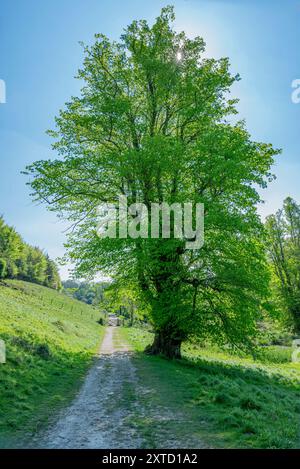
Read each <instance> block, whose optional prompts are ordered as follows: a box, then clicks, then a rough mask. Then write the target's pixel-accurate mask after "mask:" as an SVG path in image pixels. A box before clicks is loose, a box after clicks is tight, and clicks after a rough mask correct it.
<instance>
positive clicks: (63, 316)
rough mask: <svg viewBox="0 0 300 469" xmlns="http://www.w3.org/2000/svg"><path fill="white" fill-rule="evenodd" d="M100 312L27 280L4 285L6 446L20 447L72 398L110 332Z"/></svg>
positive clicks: (1, 394) (1, 375)
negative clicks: (107, 331) (100, 323)
mask: <svg viewBox="0 0 300 469" xmlns="http://www.w3.org/2000/svg"><path fill="white" fill-rule="evenodd" d="M99 317H100V313H99V311H96V310H95V309H93V308H92V307H90V306H88V305H86V304H84V303H82V302H79V301H76V300H74V299H72V298H69V297H67V296H65V295H63V294H62V293H59V292H57V291H55V290H51V289H48V288H45V287H42V286H39V285H35V284H31V283H26V282H22V281H15V280H14V281H5V282H1V284H0V339H2V340H4V341H5V344H6V352H7V353H6V363H5V364H0V447H7V446H17V445H18V444H19V443H18V440H19V439H23V438H24V436H30V435H31V434H32V433H35V432H36V431H37V430H38V429H40V427H41V426H43V425H45V424H46V423H47V421H48V419H49V417H51V415H52V414H53V413H54V412H56V411H57V410H58V408H59V407H61V406H62V405H65V403H66V402H67V401H68V400H69V399H71V398H72V397H73V396H74V394H75V392H76V390H77V389H78V386H79V385H80V382H81V379H80V378H82V377H83V376H84V374H85V372H86V370H87V369H88V367H89V365H90V363H91V360H92V357H93V355H94V354H95V351H96V349H97V348H98V347H99V344H100V341H101V338H102V335H103V331H104V328H103V327H102V326H100V325H99V324H98V323H97V320H98V319H99Z"/></svg>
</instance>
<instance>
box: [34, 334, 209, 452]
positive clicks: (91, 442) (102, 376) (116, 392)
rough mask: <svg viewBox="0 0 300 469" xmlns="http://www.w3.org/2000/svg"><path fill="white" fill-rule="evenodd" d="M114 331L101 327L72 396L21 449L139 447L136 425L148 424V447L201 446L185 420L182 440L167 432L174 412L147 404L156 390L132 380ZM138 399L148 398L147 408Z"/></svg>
mask: <svg viewBox="0 0 300 469" xmlns="http://www.w3.org/2000/svg"><path fill="white" fill-rule="evenodd" d="M116 331H117V328H114V327H108V328H107V330H106V334H105V337H104V340H103V342H102V346H101V349H100V351H99V356H98V357H97V359H96V362H95V364H94V365H93V366H92V368H91V369H90V371H89V373H88V374H87V377H86V379H85V382H84V384H83V386H82V388H81V390H80V391H79V393H78V395H77V397H76V398H75V399H74V400H73V402H72V403H71V404H70V406H69V407H68V408H67V409H65V410H64V411H63V412H62V413H61V414H60V416H59V418H58V420H57V421H56V422H54V423H53V425H51V426H50V427H49V428H48V429H47V430H46V431H44V432H43V433H42V434H41V433H39V434H37V435H36V436H35V437H34V438H33V440H31V442H30V443H29V444H28V443H27V444H26V447H30V448H82V449H83V448H112V449H113V448H145V447H147V442H146V441H145V440H144V439H143V437H142V436H141V435H139V432H138V425H136V422H138V421H143V422H149V427H148V428H149V432H150V434H151V435H152V434H153V431H154V432H155V433H154V434H153V435H152V437H151V438H152V439H151V441H153V443H152V445H155V447H157V448H180V447H184V448H188V447H189V448H196V447H203V445H202V443H201V442H200V441H199V439H198V438H197V439H193V437H191V434H190V432H189V431H188V428H189V423H188V422H186V421H185V422H183V425H184V426H185V427H186V429H187V434H186V435H185V437H184V438H183V440H182V441H178V439H177V438H176V437H175V438H174V435H172V432H170V430H169V431H168V430H167V427H166V424H167V423H168V422H171V421H176V422H180V421H181V420H182V415H181V410H180V408H179V409H177V410H176V411H175V412H174V411H171V410H170V409H169V408H166V407H165V406H164V407H157V406H155V405H154V406H153V405H152V404H151V395H152V394H153V393H154V395H155V394H156V393H157V389H154V388H153V389H147V388H146V387H145V385H144V384H143V383H141V382H140V381H139V380H138V377H137V373H136V369H135V366H134V364H133V362H134V360H133V358H132V354H131V353H130V350H129V347H128V345H127V344H125V343H124V342H122V340H121V342H120V339H118V342H117V341H116V340H115V339H114V335H115V332H116ZM141 396H148V397H147V399H146V401H147V409H146V408H144V404H143V403H142V402H145V401H143V400H142V399H141ZM155 421H158V422H161V423H162V428H161V430H158V429H157V428H156V430H154V429H153V430H152V425H151V422H155ZM147 425H148V423H147ZM153 438H154V439H153ZM180 440H181V438H180ZM148 444H149V443H148ZM152 445H151V447H152ZM199 445H200V446H199ZM148 447H149V446H148Z"/></svg>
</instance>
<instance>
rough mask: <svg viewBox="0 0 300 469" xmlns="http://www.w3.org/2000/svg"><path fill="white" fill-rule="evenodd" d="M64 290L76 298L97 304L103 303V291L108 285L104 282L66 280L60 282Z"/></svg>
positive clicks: (90, 303)
mask: <svg viewBox="0 0 300 469" xmlns="http://www.w3.org/2000/svg"><path fill="white" fill-rule="evenodd" d="M62 285H63V288H64V292H66V293H68V294H70V295H71V296H73V298H75V299H76V300H79V301H83V302H84V303H87V304H89V305H94V306H99V305H101V304H102V303H103V299H104V292H105V289H106V288H107V287H108V283H106V282H97V283H95V282H76V281H75V280H66V281H64V282H62Z"/></svg>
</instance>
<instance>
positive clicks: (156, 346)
mask: <svg viewBox="0 0 300 469" xmlns="http://www.w3.org/2000/svg"><path fill="white" fill-rule="evenodd" d="M181 343H182V340H181V339H180V338H178V337H174V336H173V335H172V336H170V335H168V334H167V333H166V332H165V331H158V332H156V333H155V336H154V341H153V344H152V345H148V347H146V349H145V353H147V354H148V355H164V356H165V357H167V358H181Z"/></svg>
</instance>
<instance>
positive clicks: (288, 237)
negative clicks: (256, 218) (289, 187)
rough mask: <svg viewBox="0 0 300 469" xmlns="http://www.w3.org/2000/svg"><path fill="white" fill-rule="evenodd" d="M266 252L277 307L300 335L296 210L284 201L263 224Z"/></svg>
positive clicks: (298, 210)
mask: <svg viewBox="0 0 300 469" xmlns="http://www.w3.org/2000/svg"><path fill="white" fill-rule="evenodd" d="M266 229H267V233H268V238H267V249H268V252H269V257H270V260H271V265H272V267H273V272H274V275H275V278H276V282H275V286H276V290H277V293H279V295H278V296H279V298H280V300H279V304H280V306H281V307H283V308H285V309H286V310H287V311H288V313H289V314H290V318H291V319H292V321H293V325H294V329H295V331H296V332H298V333H299V332H300V206H299V205H298V204H297V203H296V202H295V201H294V200H293V199H292V198H291V197H287V198H286V199H285V200H284V202H283V208H282V209H280V210H278V211H277V212H276V214H275V215H270V216H269V217H267V220H266Z"/></svg>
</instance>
